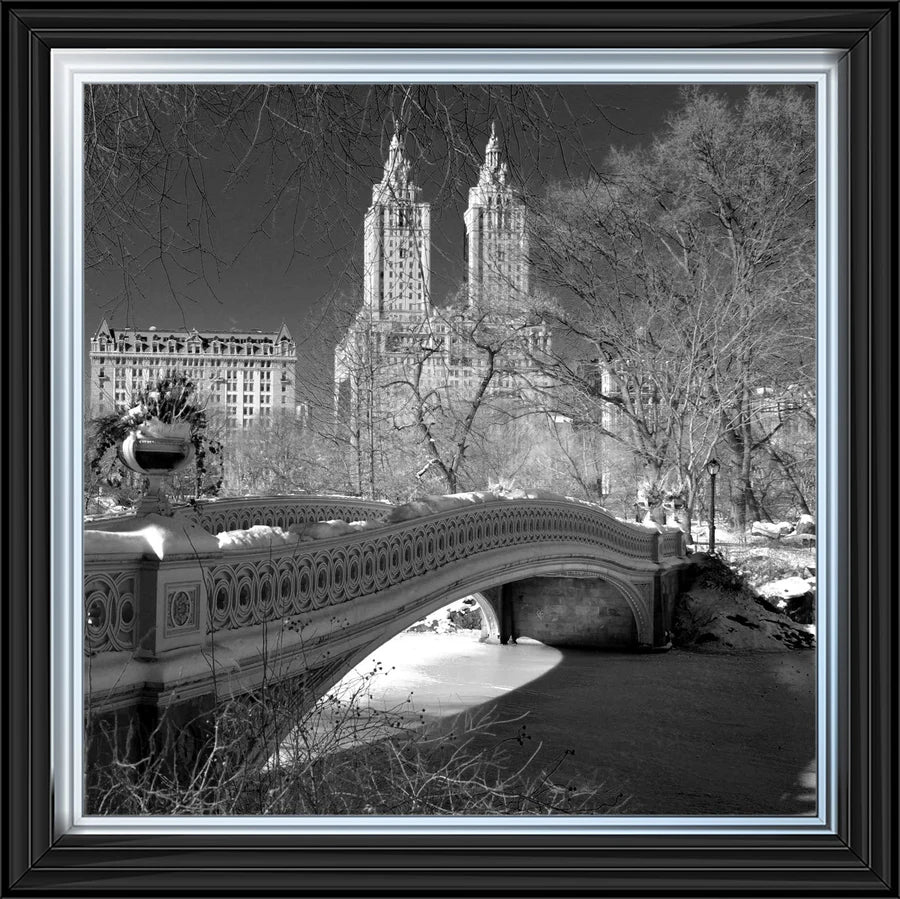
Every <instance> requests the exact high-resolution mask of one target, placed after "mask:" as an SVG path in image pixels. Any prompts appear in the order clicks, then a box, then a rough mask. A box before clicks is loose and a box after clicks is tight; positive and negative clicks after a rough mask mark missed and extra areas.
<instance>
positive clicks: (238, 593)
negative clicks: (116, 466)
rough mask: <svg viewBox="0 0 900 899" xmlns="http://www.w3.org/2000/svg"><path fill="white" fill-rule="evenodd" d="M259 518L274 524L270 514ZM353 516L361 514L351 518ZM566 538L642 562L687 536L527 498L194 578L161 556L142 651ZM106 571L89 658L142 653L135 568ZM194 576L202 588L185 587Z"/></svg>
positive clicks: (300, 544)
mask: <svg viewBox="0 0 900 899" xmlns="http://www.w3.org/2000/svg"><path fill="white" fill-rule="evenodd" d="M266 510H268V511H266ZM257 512H258V513H259V515H258V517H257ZM232 513H234V514H238V511H237V510H236V509H232V510H230V511H225V512H224V515H223V517H222V519H221V520H222V521H224V522H225V523H226V524H227V523H228V522H229V520H231V519H229V518H228V515H230V514H232ZM264 513H265V514H270V515H271V516H272V517H271V518H268V519H264V518H263V514H264ZM240 514H241V515H245V514H246V515H248V516H250V517H248V518H243V517H242V518H241V519H240V520H241V523H243V521H245V520H248V521H251V522H254V521H255V523H267V524H275V523H277V522H278V521H280V520H285V521H286V520H287V519H282V518H279V517H278V516H281V515H284V514H287V513H286V511H285V509H284V508H283V507H281V506H280V505H279V504H278V503H276V502H270V503H269V504H268V505H266V506H260V507H258V508H257V509H256V510H254V511H253V512H252V513H250V512H246V510H242V511H241V512H240ZM357 514H358V507H357V509H356V510H354V512H353V515H354V516H356V515H357ZM213 526H215V524H213ZM561 541H564V542H574V543H577V544H580V545H582V546H583V547H585V548H586V549H589V548H594V549H597V550H599V551H601V552H612V553H614V554H615V555H617V556H619V557H622V558H624V559H627V560H632V561H635V562H660V561H664V560H666V559H670V558H678V557H680V556H682V555H683V554H684V542H683V535H682V534H681V532H680V531H676V532H662V533H659V532H656V531H652V530H649V529H646V528H643V527H640V526H639V525H632V524H629V523H626V522H621V521H618V520H617V519H615V518H613V517H611V516H609V515H608V514H606V513H603V512H602V511H600V510H598V509H593V508H591V507H590V506H587V505H584V504H579V503H568V502H562V501H549V500H530V499H524V500H496V501H486V502H479V503H472V504H471V505H467V506H464V507H462V508H455V509H452V510H449V511H443V512H436V513H433V514H430V515H424V516H420V517H416V518H413V519H412V520H409V521H400V522H396V523H382V522H375V521H370V522H369V523H367V524H366V525H363V526H361V527H360V528H358V529H357V530H356V531H354V532H352V533H348V534H342V535H340V536H335V537H327V538H325V539H316V540H307V541H304V540H303V538H302V535H301V536H300V537H298V538H297V540H296V541H295V542H290V543H286V544H277V545H273V546H266V547H256V548H248V547H246V546H239V545H238V546H233V547H225V548H224V549H222V550H219V551H218V552H207V553H205V554H203V555H202V556H199V557H197V558H195V559H194V560H193V563H194V567H195V568H197V566H199V570H200V572H201V573H200V574H199V575H191V574H190V572H189V571H188V568H189V566H190V563H191V561H192V560H188V559H184V558H182V559H180V560H178V561H177V562H175V563H173V564H175V565H181V566H182V570H183V571H182V573H180V574H178V573H172V574H171V575H169V574H166V575H165V576H163V575H161V574H160V570H161V569H164V568H166V562H165V560H158V561H155V562H154V563H153V567H154V569H155V570H156V573H155V578H156V581H157V583H158V584H159V585H160V586H159V587H158V589H156V590H154V589H152V587H151V585H150V583H149V579H148V582H147V583H146V584H144V589H143V592H142V594H141V595H142V596H144V597H146V602H148V603H149V602H156V603H157V606H158V608H157V609H156V610H152V609H146V610H144V611H143V614H142V615H141V616H140V617H141V620H142V621H146V622H151V623H152V626H154V627H155V628H156V629H157V630H156V633H157V638H156V640H155V642H153V641H151V643H149V644H148V643H147V642H146V641H144V640H141V645H142V646H143V647H145V648H146V649H147V650H148V651H151V652H152V649H153V647H155V648H156V649H157V650H161V649H164V648H168V646H169V645H176V644H172V643H171V642H169V643H166V642H164V641H163V637H166V638H167V639H168V638H170V637H172V636H173V635H174V637H177V638H179V640H178V643H179V644H182V645H183V642H184V640H185V639H189V635H190V634H192V633H193V634H194V635H195V637H196V638H199V636H200V634H203V633H206V632H207V629H208V630H214V631H218V630H230V629H236V628H242V627H248V626H252V625H255V624H260V623H263V622H265V621H271V620H276V619H280V618H290V617H292V616H300V615H303V614H306V613H309V612H311V611H314V610H318V609H322V608H325V607H327V606H337V605H340V604H342V603H346V602H349V601H352V600H356V599H360V598H362V597H366V596H370V595H374V594H377V593H379V592H381V591H383V590H387V589H389V588H391V587H394V586H397V585H399V584H402V583H404V582H406V581H409V580H411V579H413V578H416V577H419V576H422V575H424V574H426V573H428V572H432V571H438V570H440V569H441V568H443V567H445V566H447V565H452V564H454V563H457V562H460V561H462V560H464V559H469V558H472V557H474V556H477V555H479V554H480V553H486V552H491V551H494V550H500V549H503V548H506V547H511V546H523V545H530V544H544V545H546V544H548V543H554V542H561ZM105 564H107V565H108V566H109V565H111V566H112V567H111V568H107V569H105V570H104V567H103V566H104V562H103V560H95V561H91V562H89V563H86V566H85V616H86V620H88V619H90V622H93V623H88V624H86V629H85V634H86V644H87V645H86V649H87V650H88V651H89V652H104V651H122V650H126V649H130V648H134V646H135V638H134V628H133V626H131V627H126V628H125V629H124V630H122V622H125V621H126V620H128V621H134V619H135V614H134V612H135V608H134V602H135V597H136V596H138V593H139V589H140V587H141V585H140V584H139V583H138V581H139V580H140V576H141V571H140V566H138V569H137V570H133V569H132V567H131V566H128V567H127V568H126V569H124V570H119V568H118V566H119V563H117V562H114V561H111V560H108V561H107V562H106V563H105ZM190 577H197V578H198V579H199V582H198V583H189V581H190ZM123 578H124V580H123ZM89 588H90V589H89ZM148 588H149V589H148ZM163 588H165V589H163ZM154 593H156V594H157V595H156V597H155V598H154V597H153V596H152V594H154ZM163 593H165V596H163ZM201 605H202V606H203V607H202V608H200V607H199V606H201ZM101 606H102V607H103V618H102V620H103V624H102V626H101V625H100V624H98V622H99V621H100V617H99V612H98V610H99V609H100V608H101ZM137 611H140V610H137ZM113 622H115V624H113Z"/></svg>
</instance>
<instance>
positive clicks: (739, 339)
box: [535, 89, 815, 526]
mask: <svg viewBox="0 0 900 899" xmlns="http://www.w3.org/2000/svg"><path fill="white" fill-rule="evenodd" d="M813 154H814V141H813V130H812V105H811V101H810V100H809V99H808V98H805V97H803V96H801V95H799V94H797V93H795V92H792V91H780V92H778V93H772V92H769V91H763V90H757V89H751V90H749V91H748V93H747V96H746V99H745V100H744V101H743V102H742V103H740V104H739V105H737V106H735V107H732V106H730V105H729V104H728V102H727V101H726V100H725V99H723V98H722V97H720V96H718V95H716V94H714V93H711V92H705V91H699V90H693V89H691V90H687V91H685V92H684V94H683V96H682V105H681V108H680V109H679V110H678V111H676V112H675V113H674V114H673V116H672V117H671V119H670V121H669V123H668V127H667V129H666V131H665V133H664V134H663V135H661V136H659V137H658V139H657V141H656V142H655V144H654V146H653V147H652V148H650V149H649V150H638V151H631V152H618V153H614V154H613V155H612V157H611V159H610V163H609V177H607V178H605V179H596V178H595V179H587V180H584V181H581V182H575V183H566V184H560V185H557V186H555V187H554V188H552V189H551V190H550V191H548V193H547V196H546V198H545V201H544V203H543V204H542V206H541V207H540V210H539V215H538V216H537V219H536V229H535V230H536V235H537V237H538V240H537V241H536V244H535V246H536V253H535V264H536V266H537V268H538V270H539V272H540V275H541V278H542V280H543V283H544V285H545V287H546V288H547V289H548V291H549V292H551V293H552V295H553V296H554V297H555V298H556V299H555V302H553V303H550V304H548V305H549V306H550V307H551V308H552V309H553V312H554V315H555V318H556V321H557V324H558V326H559V327H560V329H561V330H563V331H564V332H565V333H566V334H568V335H569V337H570V342H569V346H570V352H569V356H568V357H567V358H563V357H560V358H558V359H557V363H556V370H557V374H558V376H559V378H560V380H562V381H564V382H566V383H568V384H570V385H572V386H573V388H574V389H575V391H576V393H578V394H580V395H582V396H584V397H586V398H588V399H589V400H595V401H597V402H599V403H600V404H602V414H600V415H598V416H597V421H598V427H600V428H601V429H602V430H603V431H604V433H607V434H608V435H609V436H610V437H612V438H614V439H618V440H621V441H624V442H625V443H627V444H628V445H629V446H630V447H631V449H632V450H633V452H634V453H635V454H636V456H637V457H638V458H639V459H640V461H641V463H642V465H643V467H644V470H645V473H646V477H645V481H646V485H645V489H646V490H647V491H649V492H651V493H653V494H654V495H655V496H659V495H660V494H662V493H665V492H672V491H677V492H681V493H684V494H686V495H687V500H688V503H689V505H691V504H692V500H693V496H694V494H695V493H696V485H697V479H698V476H699V469H700V466H702V464H703V462H704V461H705V460H706V458H708V456H709V453H710V452H712V451H713V449H714V447H715V446H716V444H717V443H718V442H719V441H720V440H721V441H723V442H724V444H725V445H726V446H727V447H728V448H729V449H730V450H731V455H732V469H733V472H732V473H733V480H734V483H735V489H734V491H733V494H732V506H733V515H734V518H735V521H736V523H737V524H738V525H739V526H742V525H743V524H744V523H745V522H746V518H747V514H748V510H750V511H755V510H754V505H753V504H754V497H753V486H752V459H753V454H754V453H756V452H759V451H761V450H762V448H763V447H764V446H765V444H766V443H767V441H768V439H769V436H770V435H769V432H768V431H766V430H765V426H766V424H767V423H766V420H765V418H764V417H763V416H760V415H759V414H758V410H759V397H760V395H761V394H762V392H763V391H767V390H768V391H771V390H773V389H775V390H778V389H786V388H787V387H788V385H789V383H790V382H791V381H793V382H794V383H795V384H796V383H797V382H798V381H804V382H805V383H806V386H807V387H809V383H808V378H809V374H810V372H811V369H810V367H809V365H808V363H809V360H810V359H811V357H812V350H813V332H814V320H815V316H814V312H815V309H814V302H813V271H812V270H813V258H814V257H813V235H814V228H813V214H812V213H813V206H814V203H813V199H814V193H815V191H814V182H813V175H814V157H813ZM572 346H575V347H577V348H578V349H579V350H580V353H581V355H582V358H584V357H587V358H588V359H589V360H591V361H592V363H593V364H589V365H584V364H582V365H578V364H573V362H572V361H571V360H572V359H573V358H578V352H577V351H576V352H574V353H573V352H572V350H571V347H572Z"/></svg>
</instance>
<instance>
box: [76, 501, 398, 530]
mask: <svg viewBox="0 0 900 899" xmlns="http://www.w3.org/2000/svg"><path fill="white" fill-rule="evenodd" d="M179 508H181V509H185V510H186V509H189V508H190V507H189V506H182V507H179ZM392 508H393V506H392V505H391V504H390V503H383V502H377V501H376V500H369V499H359V498H357V497H354V496H235V497H228V498H225V499H211V500H205V501H203V502H200V503H198V505H197V506H196V514H197V516H198V519H199V522H200V524H201V526H202V527H204V528H205V529H206V530H207V531H209V532H210V533H211V534H219V533H221V532H222V531H236V530H240V529H246V528H250V527H253V526H254V525H257V524H267V525H271V526H274V527H281V528H284V529H285V530H286V529H288V528H291V527H294V526H295V525H300V524H310V523H311V522H315V521H331V520H333V519H339V520H341V521H380V520H381V519H382V518H383V517H384V516H385V515H386V514H387V513H388V512H390V510H391V509H392ZM117 518H121V516H117V517H112V516H110V517H109V518H95V519H93V520H92V521H89V522H86V523H85V528H87V529H88V530H103V526H104V524H106V523H107V522H109V521H111V520H117Z"/></svg>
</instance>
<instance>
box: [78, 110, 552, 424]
mask: <svg viewBox="0 0 900 899" xmlns="http://www.w3.org/2000/svg"><path fill="white" fill-rule="evenodd" d="M525 214H526V210H525V204H524V202H523V201H522V199H521V198H520V196H519V195H518V193H517V192H516V191H515V190H514V189H513V187H512V185H511V184H510V181H509V173H508V168H507V165H506V163H505V162H504V160H503V158H502V152H501V148H500V141H499V139H498V137H497V134H496V132H495V131H494V128H493V126H492V128H491V136H490V139H489V141H488V143H487V147H486V150H485V157H484V162H483V164H482V166H481V169H480V172H479V175H478V181H477V183H476V184H475V185H474V186H473V187H471V188H470V190H469V203H468V208H467V209H466V211H465V216H464V218H465V227H466V250H465V274H466V291H467V300H468V303H469V304H470V306H471V308H473V309H481V308H482V307H484V306H485V305H492V306H494V307H495V308H496V309H500V310H506V312H505V314H506V315H509V314H510V313H509V310H512V309H514V308H516V307H517V306H518V304H519V301H520V300H521V299H522V298H524V297H526V296H527V293H528V290H529V269H528V231H527V228H526V218H525ZM363 261H364V269H363V304H362V308H361V309H360V310H359V311H358V313H357V314H356V317H355V318H354V320H353V322H352V323H351V325H350V327H349V328H348V330H347V333H346V334H345V336H344V338H343V339H342V340H341V341H340V343H339V344H338V346H337V348H336V350H335V358H334V363H335V367H334V379H335V392H336V409H337V410H338V412H339V413H341V414H344V415H350V416H352V415H353V414H354V413H353V412H352V410H353V408H354V406H358V404H359V402H360V398H361V390H362V386H363V381H364V379H365V378H368V381H367V383H368V386H369V388H370V389H371V388H377V386H378V385H377V384H376V381H377V382H380V384H381V385H382V386H383V385H384V384H385V383H386V382H387V381H389V380H390V379H391V378H392V377H394V376H395V375H396V374H397V373H398V372H399V373H400V374H401V375H402V373H403V372H404V371H405V370H406V369H407V368H408V367H409V366H410V365H411V364H414V362H415V361H416V359H417V358H418V359H419V361H420V362H421V369H420V372H419V375H420V383H421V386H422V387H426V388H433V387H434V388H441V387H447V388H453V387H465V386H467V385H470V384H472V383H473V382H474V380H475V379H478V378H480V377H481V374H482V372H483V365H484V360H483V359H482V358H480V357H479V354H478V352H477V351H475V350H473V347H472V344H471V340H468V339H467V338H466V334H465V331H466V329H467V326H468V325H469V324H470V323H468V322H466V320H465V317H463V318H460V317H458V316H457V317H456V318H455V319H454V320H453V321H449V320H447V318H445V317H443V316H442V315H441V314H440V313H439V310H437V309H436V306H435V304H434V302H433V298H432V294H431V207H430V204H429V203H428V202H426V201H424V200H423V199H422V197H421V188H420V187H419V186H418V185H417V184H416V183H415V181H414V179H413V173H412V165H411V163H410V160H409V158H408V156H407V154H406V150H405V145H404V138H403V136H402V134H401V133H400V132H399V131H397V132H395V134H394V136H393V139H392V140H391V145H390V150H389V153H388V158H387V160H386V162H385V164H384V175H383V177H382V179H381V181H380V182H379V183H378V184H376V185H374V186H373V188H372V203H371V206H370V207H369V209H368V211H367V212H366V214H365V219H364V249H363ZM548 344H549V333H548V332H547V330H546V328H545V327H543V326H542V325H525V324H523V325H522V327H520V328H518V329H517V332H516V346H515V347H514V348H513V347H509V348H507V349H506V350H505V351H504V358H503V363H504V364H503V366H502V371H500V372H498V374H497V376H496V377H495V379H494V380H493V382H492V390H508V391H516V390H521V389H522V384H523V383H524V382H521V383H520V379H521V378H522V377H524V376H525V373H526V372H527V370H528V368H529V362H528V357H529V356H531V355H535V354H539V353H541V352H543V351H546V350H547V348H548ZM423 346H426V347H427V353H426V358H424V359H423V358H422V356H421V351H422V348H423ZM417 353H418V354H419V355H418V357H417V355H416V354H417ZM296 362H297V347H296V344H295V342H294V340H293V338H292V337H291V334H290V332H289V331H288V329H287V326H286V325H282V327H281V329H280V330H279V331H278V332H273V333H266V332H261V331H242V332H236V331H234V332H232V331H219V332H212V331H203V332H201V331H197V330H168V329H163V328H155V327H151V328H145V329H136V328H112V327H110V325H109V323H108V322H107V321H106V320H105V319H104V320H103V322H102V323H101V324H100V327H99V328H98V329H97V332H96V333H95V334H94V336H93V338H92V339H91V347H90V395H89V406H90V413H91V415H92V416H97V415H102V414H105V413H108V412H111V411H113V410H114V409H121V408H124V407H127V405H128V404H129V402H130V398H131V396H132V393H133V391H134V390H135V389H136V388H137V387H138V386H139V385H140V384H143V383H147V382H148V381H150V380H152V379H155V378H157V377H159V376H161V375H164V374H166V373H167V372H171V371H176V370H177V371H179V372H184V373H186V374H187V375H189V376H191V377H192V378H193V379H194V380H195V381H197V383H198V384H199V385H200V387H201V393H202V394H204V395H205V396H206V397H208V402H209V407H210V409H211V410H213V411H218V412H219V413H220V414H221V415H222V416H223V418H224V420H225V422H226V423H227V424H229V425H231V426H233V427H240V428H246V427H249V426H251V425H252V424H254V423H255V422H260V421H263V422H264V421H266V420H268V419H270V418H271V416H273V415H274V414H276V413H277V412H291V413H293V412H294V410H295V409H296V403H297V395H296V384H295V379H296V375H295V369H296ZM376 370H377V372H378V375H379V376H378V377H377V378H375V379H374V380H373V377H372V376H373V372H375V371H376ZM392 373H393V374H392ZM342 410H343V411H342Z"/></svg>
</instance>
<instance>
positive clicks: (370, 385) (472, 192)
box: [334, 126, 550, 420]
mask: <svg viewBox="0 0 900 899" xmlns="http://www.w3.org/2000/svg"><path fill="white" fill-rule="evenodd" d="M464 221H465V228H466V249H465V275H466V279H465V292H466V293H465V301H464V303H463V307H465V306H466V304H467V305H468V308H469V309H470V310H471V315H470V316H469V317H467V316H466V314H465V313H463V314H460V312H459V310H460V307H459V306H457V307H456V310H455V313H454V315H453V316H447V315H444V314H443V313H442V310H440V309H438V308H437V307H436V305H435V303H434V300H433V297H432V292H431V207H430V204H429V203H428V202H426V201H424V200H423V199H422V197H421V188H420V187H419V186H418V185H417V184H416V183H415V181H414V180H413V173H412V165H411V163H410V160H409V158H408V157H407V155H406V150H405V145H404V138H403V135H402V134H401V133H400V132H399V131H397V132H395V134H394V136H393V139H392V141H391V145H390V150H389V152H388V158H387V160H386V162H385V164H384V175H383V177H382V179H381V181H380V182H379V183H378V184H376V185H374V186H373V188H372V204H371V206H370V207H369V209H368V211H367V212H366V216H365V242H364V247H365V249H364V260H363V261H364V270H363V303H362V308H361V309H360V310H359V311H358V312H357V314H356V316H355V318H354V320H353V321H352V323H351V324H350V327H349V328H348V330H347V333H346V334H345V336H344V338H343V339H342V340H341V342H340V343H339V344H338V346H337V348H336V350H335V361H334V377H335V406H336V409H337V410H338V414H339V416H340V417H343V418H349V419H350V420H354V419H357V420H358V419H359V417H360V415H362V414H364V413H365V410H364V409H363V406H365V405H366V403H367V402H368V403H369V404H370V405H371V402H372V398H371V394H372V393H373V392H375V393H376V394H377V396H376V397H375V399H376V401H380V402H381V403H385V402H386V403H389V404H393V408H394V411H395V412H397V413H399V414H401V415H402V410H401V409H398V408H397V406H396V404H397V403H398V402H399V403H402V402H403V397H404V391H403V390H402V389H399V390H393V391H389V390H386V386H387V385H390V384H392V383H393V384H400V383H402V382H404V381H406V382H407V383H409V381H410V379H411V378H415V380H416V384H417V386H418V388H419V391H420V394H421V392H422V391H427V390H433V389H439V388H454V387H458V388H468V387H471V386H473V385H474V384H475V383H476V382H478V381H479V380H480V379H481V378H482V376H483V374H484V372H485V365H486V355H485V354H484V353H481V352H479V351H478V348H477V347H476V346H475V342H476V341H473V339H472V334H473V331H476V330H477V325H476V321H480V320H482V318H483V316H484V315H485V313H486V312H487V311H488V310H491V314H493V315H494V316H495V317H496V318H497V319H498V320H500V319H505V320H506V321H505V323H506V324H507V325H508V326H509V327H510V331H512V330H513V322H512V321H511V320H510V319H511V318H515V317H516V315H517V314H521V312H520V311H521V310H522V309H523V305H524V301H525V300H526V298H527V295H528V291H529V267H528V230H527V223H526V208H525V203H524V202H523V200H522V198H521V196H520V195H519V194H518V192H517V191H516V190H515V189H514V188H513V186H512V184H511V183H510V179H509V171H508V167H507V164H506V162H505V161H504V160H503V154H502V151H501V147H500V140H499V138H498V137H497V134H496V131H495V129H494V127H493V126H492V127H491V136H490V139H489V140H488V143H487V147H486V149H485V156H484V162H483V164H482V165H481V169H480V171H479V174H478V181H477V183H476V184H475V185H474V186H473V187H471V188H470V189H469V203H468V208H467V209H466V211H465V215H464ZM514 330H515V334H514V339H511V340H510V341H509V342H508V345H507V346H505V347H504V348H503V353H502V358H501V359H500V364H499V366H498V368H499V369H500V370H499V371H498V372H497V375H496V376H495V377H494V378H493V379H492V382H491V390H492V392H495V393H496V392H497V391H507V392H510V393H513V392H520V393H521V392H522V391H523V390H527V389H528V386H529V385H530V384H531V383H532V382H533V380H534V372H533V371H532V369H533V365H532V364H531V361H530V360H531V358H533V357H534V356H535V355H539V354H541V353H544V352H546V351H547V349H548V348H549V340H550V336H549V332H548V331H547V329H546V328H545V327H544V326H543V325H540V324H537V325H534V324H527V323H526V322H525V321H524V320H523V321H522V322H521V323H519V324H518V325H515V327H514ZM366 393H368V394H370V396H369V398H368V400H367V399H366V397H365V396H364V394H366ZM388 396H389V398H388ZM407 397H408V398H410V395H409V393H408V392H407Z"/></svg>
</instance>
